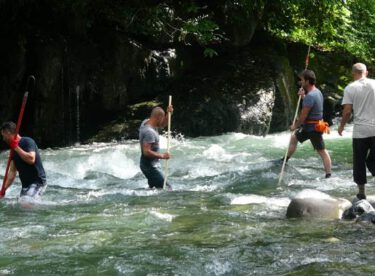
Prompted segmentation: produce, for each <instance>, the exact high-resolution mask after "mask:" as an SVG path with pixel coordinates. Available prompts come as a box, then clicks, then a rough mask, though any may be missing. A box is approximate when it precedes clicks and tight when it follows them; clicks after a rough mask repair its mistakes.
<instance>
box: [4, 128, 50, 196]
mask: <svg viewBox="0 0 375 276" xmlns="http://www.w3.org/2000/svg"><path fill="white" fill-rule="evenodd" d="M15 133H16V125H15V123H13V122H6V123H4V124H3V125H2V126H1V135H2V136H3V139H4V141H5V142H6V143H7V144H8V145H9V146H10V148H11V149H13V150H14V155H13V158H12V161H11V163H10V167H9V173H8V179H7V181H6V183H5V190H4V191H3V194H0V197H3V196H4V195H5V191H6V189H7V188H9V186H11V185H12V183H13V181H14V179H15V178H16V175H17V171H18V172H19V177H20V179H21V183H22V189H21V197H22V196H29V197H35V196H40V195H41V194H42V193H43V192H44V190H45V188H46V186H47V185H46V173H45V171H44V168H43V164H42V160H41V158H40V155H39V150H38V147H37V145H36V143H35V141H34V140H33V139H31V138H29V137H21V136H20V135H17V137H15Z"/></svg>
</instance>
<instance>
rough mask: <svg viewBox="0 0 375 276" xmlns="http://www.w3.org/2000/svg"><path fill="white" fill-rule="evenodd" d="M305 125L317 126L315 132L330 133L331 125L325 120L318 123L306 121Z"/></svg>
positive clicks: (317, 121)
mask: <svg viewBox="0 0 375 276" xmlns="http://www.w3.org/2000/svg"><path fill="white" fill-rule="evenodd" d="M304 123H305V124H315V131H316V132H321V133H328V134H329V133H330V129H329V125H328V123H327V122H324V121H323V120H316V121H305V122H304Z"/></svg>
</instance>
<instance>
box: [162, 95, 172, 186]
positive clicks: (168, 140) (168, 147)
mask: <svg viewBox="0 0 375 276" xmlns="http://www.w3.org/2000/svg"><path fill="white" fill-rule="evenodd" d="M171 105H172V96H169V104H168V107H169V106H171ZM171 118H172V114H171V112H168V134H167V135H168V136H167V152H168V153H169V151H170V145H171ZM168 170H169V159H167V160H166V161H165V172H164V184H163V189H164V190H165V188H166V185H167V180H168Z"/></svg>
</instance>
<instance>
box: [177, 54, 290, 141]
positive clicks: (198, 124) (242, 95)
mask: <svg viewBox="0 0 375 276" xmlns="http://www.w3.org/2000/svg"><path fill="white" fill-rule="evenodd" d="M184 80H185V81H184V82H182V83H181V82H177V83H175V86H174V89H175V90H176V91H178V95H176V96H177V97H176V101H177V102H175V103H176V108H177V104H180V105H179V106H181V107H182V110H178V112H176V114H175V115H174V121H175V125H177V126H176V127H177V130H178V131H181V132H183V133H184V134H186V135H189V136H197V135H217V134H221V133H223V132H230V131H236V132H243V133H247V134H254V135H266V134H268V133H269V132H270V131H275V130H278V129H277V128H279V129H280V130H285V129H286V128H287V126H288V125H289V121H290V120H291V118H292V116H293V115H292V113H293V111H292V112H290V110H289V106H293V105H294V103H295V102H296V95H295V94H291V95H290V92H289V91H290V90H291V88H290V87H291V86H293V85H294V77H293V71H292V69H291V67H290V66H289V63H288V60H286V59H282V58H279V57H278V54H277V53H276V52H273V55H272V54H271V56H270V51H269V49H268V50H267V51H252V50H250V49H242V50H241V51H237V52H235V53H233V55H229V56H222V57H217V58H215V59H213V60H208V61H205V62H202V63H201V67H200V71H198V72H194V74H191V75H187V76H185V77H184ZM276 110H277V111H276ZM275 118H277V120H276V121H277V122H274V123H272V122H273V120H274V119H275ZM272 126H276V127H275V128H276V129H273V127H272Z"/></svg>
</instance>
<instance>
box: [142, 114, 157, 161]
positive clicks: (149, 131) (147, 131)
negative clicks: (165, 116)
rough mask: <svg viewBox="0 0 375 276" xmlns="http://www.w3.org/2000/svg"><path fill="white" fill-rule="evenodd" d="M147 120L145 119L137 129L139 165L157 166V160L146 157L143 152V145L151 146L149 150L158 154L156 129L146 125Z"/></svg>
mask: <svg viewBox="0 0 375 276" xmlns="http://www.w3.org/2000/svg"><path fill="white" fill-rule="evenodd" d="M148 121H149V120H148V119H146V120H144V121H143V122H142V124H141V126H140V128H139V142H140V145H141V163H142V164H144V165H150V166H157V165H158V164H159V159H157V158H152V157H148V156H146V155H145V154H144V152H143V144H144V143H149V144H151V149H152V150H153V151H155V152H159V150H160V147H159V133H158V132H157V130H156V129H154V128H153V127H151V126H150V125H148V124H147V122H148Z"/></svg>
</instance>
